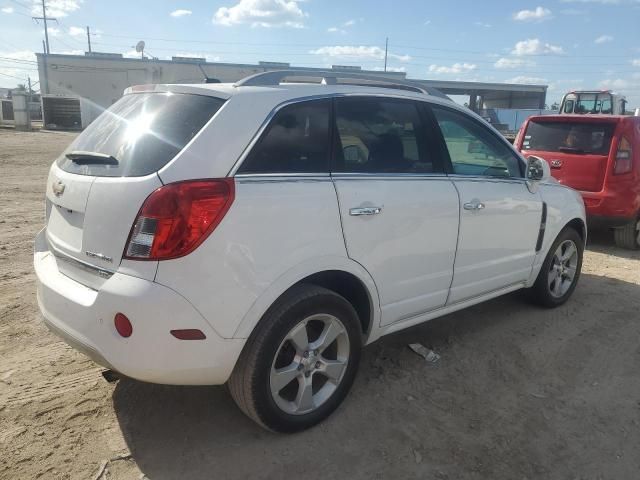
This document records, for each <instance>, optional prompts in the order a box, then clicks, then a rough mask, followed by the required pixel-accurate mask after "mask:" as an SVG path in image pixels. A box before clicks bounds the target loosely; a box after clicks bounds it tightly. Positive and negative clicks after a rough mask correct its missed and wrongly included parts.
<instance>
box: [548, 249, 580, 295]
mask: <svg viewBox="0 0 640 480" xmlns="http://www.w3.org/2000/svg"><path fill="white" fill-rule="evenodd" d="M577 270H578V247H576V244H575V243H574V242H573V241H572V240H565V241H564V242H562V243H561V244H560V245H559V246H558V248H557V249H556V251H555V253H554V254H553V260H552V261H551V267H550V269H549V276H548V285H549V292H551V295H552V296H553V297H555V298H560V297H562V296H564V295H565V294H566V293H567V292H568V291H569V289H570V288H571V285H573V281H574V279H575V277H576V272H577Z"/></svg>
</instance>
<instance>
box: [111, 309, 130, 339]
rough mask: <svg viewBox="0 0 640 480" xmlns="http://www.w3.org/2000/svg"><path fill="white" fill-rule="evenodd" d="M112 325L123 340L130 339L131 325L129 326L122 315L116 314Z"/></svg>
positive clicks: (125, 317)
mask: <svg viewBox="0 0 640 480" xmlns="http://www.w3.org/2000/svg"><path fill="white" fill-rule="evenodd" d="M113 323H114V325H115V326H116V330H117V331H118V333H119V334H120V335H121V336H123V337H124V338H128V337H130V336H131V334H132V333H133V325H131V322H130V321H129V319H128V318H127V316H126V315H125V314H124V313H116V316H115V317H114V319H113Z"/></svg>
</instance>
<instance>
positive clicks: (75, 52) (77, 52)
mask: <svg viewBox="0 0 640 480" xmlns="http://www.w3.org/2000/svg"><path fill="white" fill-rule="evenodd" d="M56 53H60V55H84V50H65V51H63V52H56Z"/></svg>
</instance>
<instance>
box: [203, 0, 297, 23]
mask: <svg viewBox="0 0 640 480" xmlns="http://www.w3.org/2000/svg"><path fill="white" fill-rule="evenodd" d="M299 3H301V2H300V0H240V1H239V2H238V3H237V4H236V5H234V6H233V7H220V8H219V9H218V10H217V11H216V13H215V14H214V16H213V23H215V24H218V25H224V26H227V27H229V26H232V25H243V24H244V25H251V26H252V27H293V28H303V27H304V19H305V18H306V17H307V16H308V14H307V13H306V12H303V11H302V9H301V8H300V6H299V5H298V4H299Z"/></svg>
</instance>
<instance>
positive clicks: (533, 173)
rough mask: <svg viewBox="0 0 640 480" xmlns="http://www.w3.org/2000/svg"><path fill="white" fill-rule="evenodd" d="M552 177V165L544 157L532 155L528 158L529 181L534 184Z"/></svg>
mask: <svg viewBox="0 0 640 480" xmlns="http://www.w3.org/2000/svg"><path fill="white" fill-rule="evenodd" d="M550 178H551V167H550V166H549V164H548V163H547V161H546V160H545V159H544V158H540V157H536V156H535V155H531V156H530V157H529V158H528V159H527V182H528V183H529V184H530V185H532V184H534V183H539V182H546V181H547V180H549V179H550Z"/></svg>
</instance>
